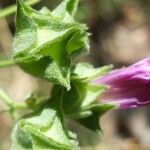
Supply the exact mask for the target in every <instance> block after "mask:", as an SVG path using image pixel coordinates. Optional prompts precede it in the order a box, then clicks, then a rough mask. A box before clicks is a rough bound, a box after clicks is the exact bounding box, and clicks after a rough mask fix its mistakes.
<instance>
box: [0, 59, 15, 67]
mask: <svg viewBox="0 0 150 150" xmlns="http://www.w3.org/2000/svg"><path fill="white" fill-rule="evenodd" d="M13 65H15V62H14V61H13V60H12V59H9V60H2V61H0V68H3V67H8V66H13Z"/></svg>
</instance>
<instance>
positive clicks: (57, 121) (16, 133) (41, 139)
mask: <svg viewBox="0 0 150 150" xmlns="http://www.w3.org/2000/svg"><path fill="white" fill-rule="evenodd" d="M58 95H59V96H58ZM62 98H63V92H62V89H61V88H59V89H58V88H57V90H56V91H55V94H54V95H53V97H52V98H51V99H50V101H48V102H47V103H46V104H44V105H43V106H42V107H41V108H39V109H37V110H36V111H35V112H34V113H32V114H29V115H26V116H25V117H23V118H22V119H20V121H18V123H17V124H16V126H15V128H14V130H13V133H12V148H11V149H12V150H26V149H27V150H43V149H44V150H46V149H47V150H73V149H76V150H77V149H78V146H77V142H76V141H75V138H76V137H75V136H72V135H74V134H71V132H70V131H68V130H67V129H66V128H65V124H64V119H63V112H62V108H61V103H62Z"/></svg>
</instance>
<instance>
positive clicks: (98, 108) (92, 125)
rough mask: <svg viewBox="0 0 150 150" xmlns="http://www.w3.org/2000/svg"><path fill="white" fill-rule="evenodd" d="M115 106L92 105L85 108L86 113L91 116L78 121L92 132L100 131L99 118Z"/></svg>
mask: <svg viewBox="0 0 150 150" xmlns="http://www.w3.org/2000/svg"><path fill="white" fill-rule="evenodd" d="M114 107H115V106H114V105H110V104H93V105H91V106H89V108H87V110H86V111H90V112H91V114H90V115H89V116H88V117H85V118H81V119H79V120H78V121H79V122H80V123H81V124H82V125H83V126H85V127H87V128H88V129H91V130H93V131H94V132H97V131H98V132H99V131H101V127H100V123H99V121H100V117H101V116H102V115H103V114H104V113H106V112H107V111H109V110H111V109H113V108H114Z"/></svg>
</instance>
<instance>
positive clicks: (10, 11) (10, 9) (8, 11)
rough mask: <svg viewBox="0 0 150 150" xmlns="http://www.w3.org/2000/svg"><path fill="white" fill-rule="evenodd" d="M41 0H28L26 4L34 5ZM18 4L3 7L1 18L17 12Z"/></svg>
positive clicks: (0, 12)
mask: <svg viewBox="0 0 150 150" xmlns="http://www.w3.org/2000/svg"><path fill="white" fill-rule="evenodd" d="M38 2H40V0H27V1H26V4H28V5H34V4H36V3H38ZM16 9H17V8H16V5H12V6H9V7H7V8H4V9H1V10H0V18H3V17H6V16H8V15H11V14H13V13H15V12H16Z"/></svg>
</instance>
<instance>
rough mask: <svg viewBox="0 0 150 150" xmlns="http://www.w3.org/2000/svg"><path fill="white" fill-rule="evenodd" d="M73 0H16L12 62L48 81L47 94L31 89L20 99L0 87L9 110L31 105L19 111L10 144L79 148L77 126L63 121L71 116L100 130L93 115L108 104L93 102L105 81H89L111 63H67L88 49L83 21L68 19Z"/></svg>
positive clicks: (34, 149) (49, 149)
mask: <svg viewBox="0 0 150 150" xmlns="http://www.w3.org/2000/svg"><path fill="white" fill-rule="evenodd" d="M78 3H79V0H64V1H63V2H62V3H61V4H60V5H59V6H58V7H57V8H56V9H55V10H54V11H49V10H48V9H47V8H46V7H44V8H42V9H41V10H40V11H36V10H34V9H32V8H31V7H29V6H27V5H26V4H25V3H24V2H23V0H17V14H16V35H15V39H14V43H13V50H14V55H13V61H12V62H13V63H16V64H18V65H19V66H20V67H21V68H22V69H23V70H24V71H25V72H27V73H29V74H31V75H34V76H36V77H39V78H42V79H46V80H48V81H50V82H52V83H54V86H53V89H52V91H51V97H50V98H47V99H43V98H42V97H39V96H36V95H34V94H32V95H31V96H30V97H29V98H28V99H26V101H25V103H21V104H17V103H15V102H13V100H12V99H11V98H9V97H8V96H7V95H6V94H5V93H4V92H3V91H1V92H0V96H1V97H2V98H3V101H4V102H5V103H6V105H7V106H8V111H9V112H10V113H14V114H16V111H17V109H28V110H30V111H31V112H30V113H29V111H27V112H28V113H29V114H27V115H25V116H23V117H22V116H21V117H20V118H19V120H18V121H17V123H16V125H15V127H14V129H13V132H12V135H11V139H12V145H11V149H12V150H77V149H80V148H79V145H78V144H81V143H80V141H78V140H81V138H80V137H82V135H80V134H82V131H81V132H78V135H76V134H75V133H72V132H71V131H70V130H68V128H69V127H68V124H67V122H69V121H73V122H76V123H77V124H81V125H82V126H83V127H84V128H86V129H88V130H90V132H92V133H95V132H96V133H97V131H101V129H100V126H99V117H100V116H101V115H103V114H104V113H105V112H107V111H108V110H110V109H112V108H114V105H108V104H103V103H100V102H99V103H98V102H97V99H98V97H99V96H100V95H101V94H102V93H103V92H105V91H106V90H107V87H106V86H103V85H95V84H94V83H93V81H92V80H94V79H95V78H97V77H99V76H102V75H104V74H106V73H107V72H108V71H110V70H111V69H112V66H111V65H110V66H104V67H102V68H94V67H93V66H92V65H90V64H87V63H79V64H76V65H73V64H72V60H73V59H74V57H77V56H79V55H80V54H82V53H87V52H88V49H89V40H88V36H89V34H88V33H87V27H86V25H84V24H81V23H77V22H76V21H75V19H74V17H75V14H76V12H77V7H78ZM12 62H11V63H10V64H12ZM5 64H9V63H8V62H7V63H4V65H5ZM10 110H11V111H10ZM2 111H5V110H2ZM98 133H99V132H98ZM88 140H89V137H88ZM85 141H86V137H85V138H84V143H85Z"/></svg>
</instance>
